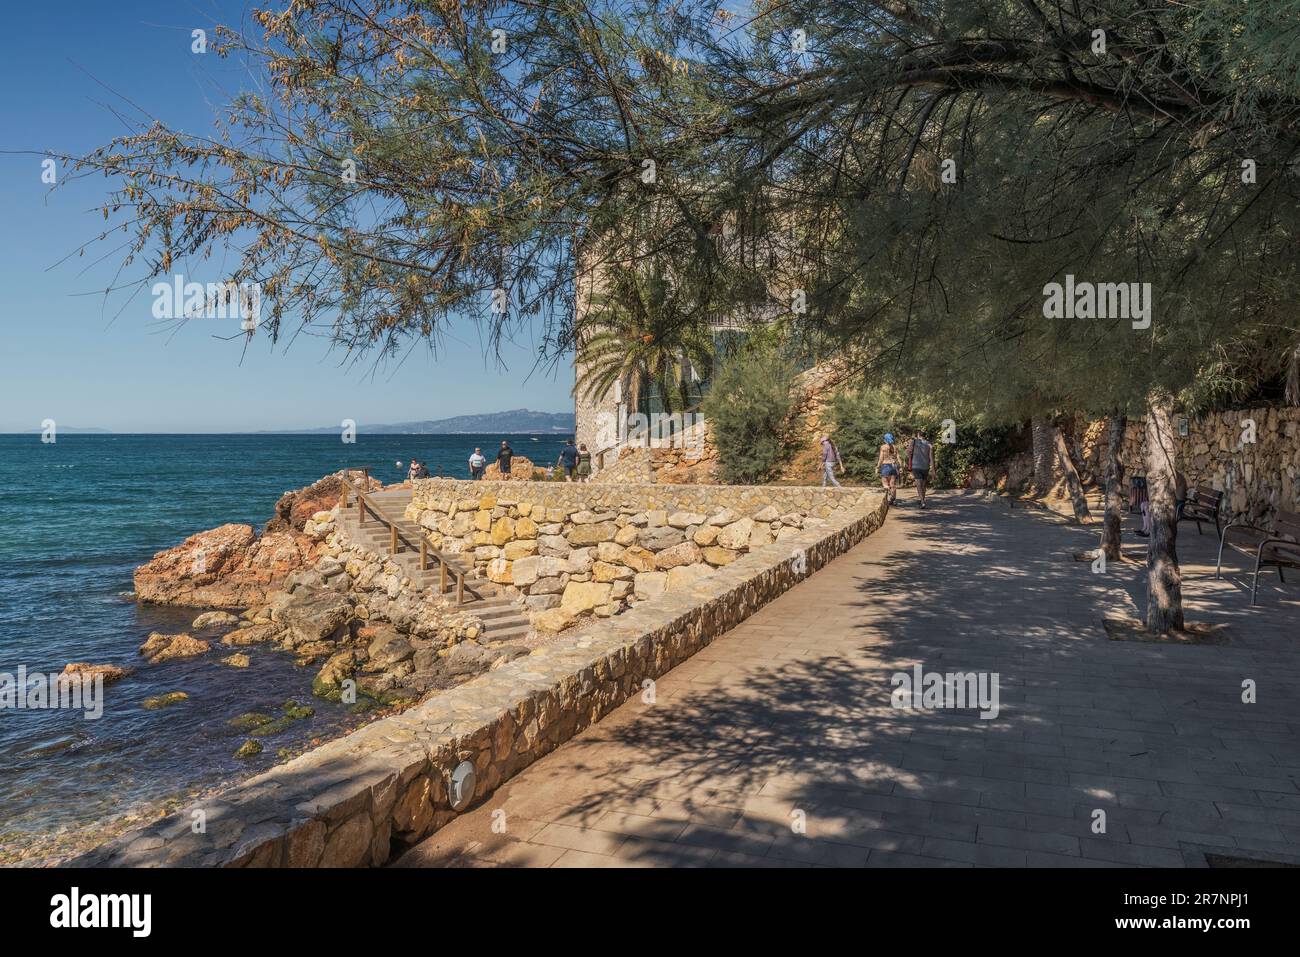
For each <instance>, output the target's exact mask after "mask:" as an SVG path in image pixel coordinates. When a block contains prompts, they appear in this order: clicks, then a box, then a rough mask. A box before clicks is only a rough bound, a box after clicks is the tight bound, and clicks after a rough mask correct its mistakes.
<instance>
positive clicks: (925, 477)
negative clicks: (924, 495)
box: [912, 469, 930, 482]
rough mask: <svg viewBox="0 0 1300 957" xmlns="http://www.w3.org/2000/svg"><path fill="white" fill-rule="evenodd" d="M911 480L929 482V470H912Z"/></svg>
mask: <svg viewBox="0 0 1300 957" xmlns="http://www.w3.org/2000/svg"><path fill="white" fill-rule="evenodd" d="M912 478H914V479H916V480H917V481H918V482H928V481H930V470H929V469H912Z"/></svg>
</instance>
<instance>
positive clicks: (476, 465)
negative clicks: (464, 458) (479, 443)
mask: <svg viewBox="0 0 1300 957" xmlns="http://www.w3.org/2000/svg"><path fill="white" fill-rule="evenodd" d="M485 468H487V459H485V458H484V457H483V450H482V449H475V450H474V454H473V455H471V456H470V457H469V477H470V478H471V479H473V480H474V481H475V482H477V481H478V480H479V479H481V478H482V477H483V470H484V469H485Z"/></svg>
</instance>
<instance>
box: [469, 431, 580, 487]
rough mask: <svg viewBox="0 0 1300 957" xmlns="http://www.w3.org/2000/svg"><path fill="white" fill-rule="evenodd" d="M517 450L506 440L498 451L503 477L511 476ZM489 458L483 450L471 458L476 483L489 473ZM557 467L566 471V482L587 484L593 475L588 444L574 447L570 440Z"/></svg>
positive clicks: (477, 451)
mask: <svg viewBox="0 0 1300 957" xmlns="http://www.w3.org/2000/svg"><path fill="white" fill-rule="evenodd" d="M514 457H515V450H514V449H512V448H511V447H510V443H509V442H507V441H505V440H504V439H503V440H502V441H501V448H500V449H499V450H498V451H497V457H496V465H497V469H498V471H500V473H501V474H502V476H506V475H509V474H510V466H511V463H512V462H513V461H514ZM487 466H488V462H487V458H486V457H485V456H484V455H483V450H482V449H481V448H476V449H474V454H473V455H471V456H470V457H469V477H470V478H471V479H473V480H474V481H476V482H477V481H478V480H479V479H481V478H482V477H483V475H484V473H485V472H487ZM555 467H556V468H562V469H563V470H564V480H565V481H566V482H572V481H574V480H575V476H576V480H577V481H579V482H585V481H586V480H587V477H588V476H589V475H591V453H590V452H588V451H587V446H586V443H583V444H582V445H580V446H578V445H574V442H573V439H568V440H567V441H565V443H564V448H562V449H560V457H559V458H557V459H556V460H555Z"/></svg>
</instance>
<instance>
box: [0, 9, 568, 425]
mask: <svg viewBox="0 0 1300 957" xmlns="http://www.w3.org/2000/svg"><path fill="white" fill-rule="evenodd" d="M252 6H253V5H252V4H245V3H242V2H226V0H221V2H213V0H194V2H187V0H113V2H112V3H103V2H102V0H70V2H67V3H61V4H53V5H38V4H26V3H23V4H13V5H11V8H10V9H6V11H5V26H4V31H3V33H0V151H2V152H0V290H3V295H2V297H0V303H2V305H0V432H10V431H24V430H28V429H36V428H39V427H40V424H41V421H42V420H44V419H47V418H49V419H54V420H55V421H56V422H57V423H58V424H59V426H60V427H64V428H66V427H103V428H109V429H114V430H117V431H130V432H226V431H229V432H242V431H257V430H260V429H288V428H298V427H312V426H326V425H333V424H336V423H338V422H340V421H341V420H343V419H345V418H350V419H354V420H356V421H357V422H359V423H362V424H365V423H381V422H400V421H409V420H416V419H433V418H442V417H445V416H451V415H462V414H467V413H473V412H495V411H500V410H503V409H513V408H523V407H526V408H530V409H539V410H542V411H548V412H557V411H568V410H571V409H572V408H573V399H572V397H571V395H570V389H571V388H572V385H573V374H572V371H571V367H570V366H569V365H568V364H567V363H561V364H559V365H558V366H556V367H554V368H552V367H545V366H538V367H536V368H535V365H536V361H535V357H536V355H537V341H536V340H537V336H538V335H539V332H538V330H535V329H534V330H530V331H526V332H524V333H521V334H519V335H518V336H517V337H516V341H515V342H514V343H513V344H509V345H507V346H505V347H503V349H502V358H503V360H504V363H505V368H504V369H503V368H501V366H500V365H499V364H498V362H497V360H496V359H495V357H493V356H490V355H488V353H487V350H486V348H485V345H484V343H483V341H482V338H481V336H480V334H479V330H478V327H477V325H476V323H475V322H473V321H472V320H470V319H468V318H467V319H465V320H462V321H459V322H456V323H454V324H453V325H452V326H451V327H450V328H449V329H448V331H447V335H446V337H445V339H444V340H443V341H442V342H440V344H439V346H438V349H437V352H436V354H431V353H430V351H429V350H428V349H427V348H425V347H423V346H416V347H415V349H414V350H413V351H412V352H410V353H409V354H408V355H407V356H406V358H405V359H404V361H402V362H401V363H400V364H398V363H396V362H389V363H388V364H387V365H382V366H379V367H376V366H375V364H374V362H373V361H371V362H365V363H363V364H362V365H359V366H356V367H350V368H349V367H344V366H343V365H342V364H341V363H342V359H341V356H340V355H338V354H335V353H331V352H330V351H329V350H328V348H327V347H326V344H325V343H324V342H323V341H321V340H319V339H310V340H304V339H301V338H300V339H299V340H298V341H296V342H294V343H293V344H292V345H291V346H289V347H287V348H286V347H285V346H284V345H281V346H278V347H275V348H274V349H272V347H271V346H270V344H269V340H267V339H265V338H262V337H258V338H255V339H254V343H253V345H252V346H251V347H250V348H249V350H248V352H247V353H246V354H243V349H242V343H241V342H240V341H238V340H237V339H236V340H232V341H228V342H227V341H222V340H220V339H217V338H215V337H214V336H213V328H212V326H211V324H208V325H205V324H204V323H201V322H191V323H187V324H185V325H184V326H182V327H181V328H180V329H179V330H177V329H174V328H172V327H170V326H163V325H162V324H160V323H159V322H158V321H157V320H155V319H154V318H153V317H152V315H151V314H150V307H151V304H152V301H151V299H150V297H149V296H148V295H147V294H143V295H140V296H137V297H136V298H135V300H134V301H132V303H131V304H130V305H129V306H127V308H126V310H125V311H124V312H122V313H121V314H120V315H117V316H116V317H115V313H117V312H118V310H119V309H120V308H121V306H122V305H123V303H124V302H125V297H124V296H121V295H118V296H115V297H111V298H110V299H109V300H107V302H106V301H105V299H104V296H103V295H102V290H103V289H104V288H105V287H106V286H107V285H108V284H109V283H110V282H111V281H112V278H113V274H114V271H115V268H116V266H117V260H115V259H113V258H111V257H110V258H109V259H108V260H107V261H105V262H104V263H103V264H101V265H98V266H94V265H90V264H91V263H92V261H93V260H94V259H97V258H99V257H100V256H103V255H104V254H105V253H107V252H108V251H109V246H108V244H105V245H103V246H101V247H97V248H92V249H91V250H89V251H87V253H86V256H85V257H83V258H80V259H78V258H75V257H74V258H73V259H71V260H69V261H68V262H66V263H63V264H62V265H57V264H58V263H59V261H60V260H61V259H63V258H64V257H65V256H67V255H68V254H69V253H70V252H73V251H74V250H75V249H76V248H77V247H78V246H79V245H81V244H82V243H83V242H85V241H86V240H87V239H91V238H94V237H95V236H97V235H98V233H99V231H100V230H101V229H102V228H103V226H104V222H103V219H102V217H101V215H100V214H98V213H96V212H95V210H96V207H97V204H98V203H99V202H100V201H101V199H102V197H103V195H104V193H103V187H104V183H103V181H95V180H89V179H87V180H82V181H80V182H75V183H72V184H70V186H69V187H68V188H65V189H59V190H57V191H55V192H53V193H51V192H50V188H49V187H48V186H47V185H45V184H43V183H42V182H41V159H42V157H41V155H21V154H20V155H15V154H14V151H23V150H34V151H37V152H38V153H41V152H42V151H45V150H52V151H61V152H66V153H72V154H80V153H83V152H87V151H89V150H90V149H93V148H94V147H96V146H99V145H102V144H103V143H105V142H107V141H108V140H109V139H110V138H111V137H113V136H115V135H117V134H119V133H122V132H125V128H124V127H123V125H122V123H121V121H120V120H119V119H118V118H117V117H116V116H115V115H114V113H113V109H115V108H116V109H120V108H122V107H123V104H122V101H121V98H120V97H124V98H126V99H128V100H130V101H132V102H134V103H136V104H138V105H139V106H140V107H141V108H143V109H145V110H147V111H149V112H150V113H152V114H154V115H156V116H158V117H160V118H161V119H163V120H164V121H165V122H167V123H169V124H171V125H173V126H175V127H178V128H180V129H184V130H189V131H195V132H199V131H207V130H209V129H210V128H211V123H212V117H213V116H214V115H215V114H216V111H217V110H218V109H219V108H220V107H221V106H222V105H224V103H225V102H226V101H227V100H228V99H229V97H230V96H231V95H232V94H233V93H234V92H236V91H237V90H238V89H239V88H240V87H241V86H243V85H247V82H248V81H247V78H245V77H241V74H240V72H239V66H238V65H237V64H235V63H233V62H231V61H229V60H220V59H218V58H217V57H216V56H215V55H214V54H211V53H209V54H207V55H203V56H198V55H195V54H193V53H191V52H190V43H191V40H190V31H191V30H193V29H195V28H196V27H202V28H208V29H209V30H210V28H211V27H212V25H213V24H214V23H219V22H220V23H235V24H237V23H239V22H241V21H242V20H243V19H244V13H245V11H246V10H248V9H251V8H252ZM106 87H107V88H109V89H106ZM59 172H60V174H61V173H62V172H63V170H59ZM88 266H89V267H90V268H87V267H88ZM217 278H219V277H217ZM223 334H224V331H223Z"/></svg>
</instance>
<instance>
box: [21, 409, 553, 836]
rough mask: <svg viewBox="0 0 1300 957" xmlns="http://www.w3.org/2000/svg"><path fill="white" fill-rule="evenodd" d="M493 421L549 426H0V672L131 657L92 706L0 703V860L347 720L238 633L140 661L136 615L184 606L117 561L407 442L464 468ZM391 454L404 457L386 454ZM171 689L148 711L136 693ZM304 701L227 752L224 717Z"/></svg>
mask: <svg viewBox="0 0 1300 957" xmlns="http://www.w3.org/2000/svg"><path fill="white" fill-rule="evenodd" d="M503 438H508V439H509V440H510V444H511V446H512V447H513V448H514V450H515V452H516V453H517V454H519V455H524V456H527V457H529V458H531V459H533V460H534V461H535V462H537V463H538V464H542V463H553V462H554V461H555V459H556V457H557V456H558V455H559V450H560V447H561V446H562V444H563V437H556V436H537V437H533V436H525V435H511V436H503V435H413V436H404V435H383V436H367V435H364V434H362V435H358V436H357V440H356V442H355V444H344V443H343V442H341V441H340V439H339V437H338V436H337V435H274V436H272V435H265V436H264V435H60V436H59V437H58V441H57V442H55V443H53V444H44V443H42V442H41V441H40V436H39V435H0V488H2V489H4V492H5V494H4V498H3V501H4V505H5V508H4V517H3V520H0V673H7V674H16V673H17V671H18V668H19V666H25V667H26V669H27V671H28V672H29V673H31V672H46V673H48V672H58V671H60V670H62V668H63V666H64V664H66V663H67V662H69V661H92V662H109V663H114V664H121V665H129V666H131V667H135V668H136V669H137V671H136V673H135V674H133V675H131V676H129V677H128V678H125V679H123V680H122V681H120V682H116V683H114V684H111V685H108V686H106V688H105V696H104V698H105V700H104V714H103V717H102V718H100V719H98V720H86V718H85V717H84V716H83V714H82V713H81V712H68V711H58V710H46V711H39V710H35V711H33V710H13V709H0V769H3V770H2V771H0V861H3V860H5V859H7V858H12V857H14V856H16V855H19V854H23V853H30V852H31V851H32V850H33V849H40V848H42V847H51V846H54V845H55V844H73V843H75V842H76V841H77V840H78V839H79V838H80V837H82V836H84V835H85V834H87V833H89V832H88V831H87V830H85V829H86V828H87V827H88V826H92V827H91V830H92V831H93V830H95V826H102V825H104V824H105V823H106V822H111V821H113V820H115V819H120V818H121V817H122V816H124V815H132V814H138V813H142V812H146V811H147V810H148V809H149V808H152V807H156V806H158V805H159V804H160V803H161V802H164V801H183V800H184V798H185V796H186V795H189V794H192V793H196V792H198V791H202V790H206V789H209V788H212V787H216V786H218V785H220V784H223V783H225V782H227V781H230V780H233V779H235V778H237V777H239V776H243V775H247V774H249V773H252V772H256V771H260V770H264V769H265V768H266V767H269V766H270V765H272V764H274V763H276V762H277V761H278V760H279V759H278V758H277V756H276V753H277V751H279V750H280V749H290V750H293V751H298V750H302V749H305V748H306V747H308V746H310V744H311V742H312V740H313V739H320V738H323V737H328V736H332V735H334V734H337V733H338V732H340V731H341V730H345V729H346V728H347V727H349V726H351V725H354V724H356V723H358V722H359V721H361V720H362V719H361V718H358V717H357V716H355V715H352V714H350V713H349V712H348V711H347V710H346V709H345V708H344V707H342V706H339V705H333V704H330V703H329V702H324V701H321V700H320V699H314V698H312V697H311V693H310V682H311V678H312V676H313V674H314V669H310V668H298V667H296V666H295V665H294V664H293V661H292V658H291V657H290V656H288V655H286V654H284V653H282V652H278V651H274V650H271V649H267V648H265V647H261V646H254V647H253V648H251V649H240V650H244V651H248V652H249V654H250V657H251V658H252V664H251V666H250V667H249V668H247V669H235V668H230V667H228V666H224V665H221V664H219V663H218V659H219V658H221V657H224V654H225V653H224V652H223V653H222V654H218V653H217V651H216V650H215V649H214V651H213V652H210V653H209V654H208V655H205V656H203V657H201V658H198V659H192V660H189V661H179V662H169V663H165V664H161V665H153V666H151V665H144V664H142V661H141V659H140V658H139V656H138V655H137V653H136V649H137V648H138V647H139V645H140V643H141V642H142V641H144V639H145V638H146V637H147V636H148V634H149V632H151V631H180V630H183V629H184V628H186V627H187V626H188V624H189V622H190V621H191V620H192V619H193V618H194V616H195V614H197V613H196V612H195V611H194V610H192V609H175V608H158V607H151V606H143V605H137V604H136V603H135V602H134V601H133V600H131V598H130V597H129V596H130V592H131V588H132V583H131V574H132V572H133V571H134V569H135V568H136V566H138V565H140V564H142V563H143V562H145V561H148V560H149V558H150V557H152V555H153V554H154V553H155V552H157V551H160V550H162V549H164V548H168V547H170V546H172V545H175V544H176V543H178V542H180V541H181V540H182V539H184V538H185V537H187V536H189V535H192V534H194V533H195V532H198V531H202V530H204V529H207V528H212V527H213V526H216V525H220V524H222V523H225V522H246V523H248V524H251V525H254V526H259V525H261V524H263V523H265V522H266V521H267V520H268V519H269V518H270V517H271V515H272V512H273V509H274V505H275V501H276V499H277V498H279V496H280V495H281V494H283V493H284V492H285V491H288V490H290V489H297V488H301V487H303V486H305V485H309V484H311V483H312V482H314V481H315V480H316V479H318V478H320V477H321V476H323V475H326V474H328V473H330V472H334V471H337V470H338V469H340V468H343V467H345V466H346V467H359V466H370V467H371V470H372V472H371V474H372V475H375V476H376V477H377V478H380V479H381V480H383V481H385V482H394V481H400V480H401V479H402V478H404V477H405V466H406V464H407V463H408V462H409V460H410V458H411V457H412V456H414V457H415V458H417V459H419V460H420V461H422V462H425V463H427V464H428V466H429V468H430V471H431V473H433V474H438V472H439V471H440V470H441V472H442V473H443V474H446V475H454V476H457V477H462V476H464V474H465V469H466V465H465V460H466V459H467V458H468V457H469V454H470V453H471V452H472V451H473V450H474V447H475V446H480V447H482V448H483V450H484V453H485V454H487V455H488V456H489V458H490V457H491V456H492V454H493V452H492V451H491V450H494V449H495V448H496V447H497V446H498V445H499V444H500V441H501V439H503ZM398 461H400V462H401V463H402V466H403V467H402V468H401V469H399V468H398V467H397V466H396V464H395V463H396V462H398ZM169 691H184V692H186V693H187V694H189V696H190V697H189V700H187V701H184V702H181V703H179V704H176V705H173V706H171V707H169V708H165V709H162V710H156V711H152V710H147V709H145V708H143V707H142V706H141V702H142V701H143V700H144V699H145V698H147V697H150V696H152V695H157V694H160V693H163V692H169ZM290 697H293V698H296V699H297V700H299V701H300V702H303V703H309V704H311V705H312V706H313V707H314V708H315V709H316V714H315V715H314V716H313V717H312V718H309V719H306V720H304V721H299V722H295V723H294V725H293V726H292V727H291V728H290V729H288V730H287V731H285V732H283V733H281V734H279V735H276V736H273V737H269V738H266V739H265V740H264V741H263V744H264V746H265V750H264V752H263V754H262V755H260V756H258V757H256V758H253V759H249V760H245V759H238V758H235V757H234V752H235V750H236V749H237V748H238V747H239V745H240V743H242V741H243V740H244V738H245V734H244V733H241V732H239V731H237V730H235V729H232V728H230V727H229V726H228V725H227V724H226V721H227V720H228V719H229V718H232V717H235V716H237V715H239V714H242V713H244V712H246V711H249V710H277V709H278V708H279V705H280V704H281V703H282V702H283V701H284V700H285V699H287V698H290Z"/></svg>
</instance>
